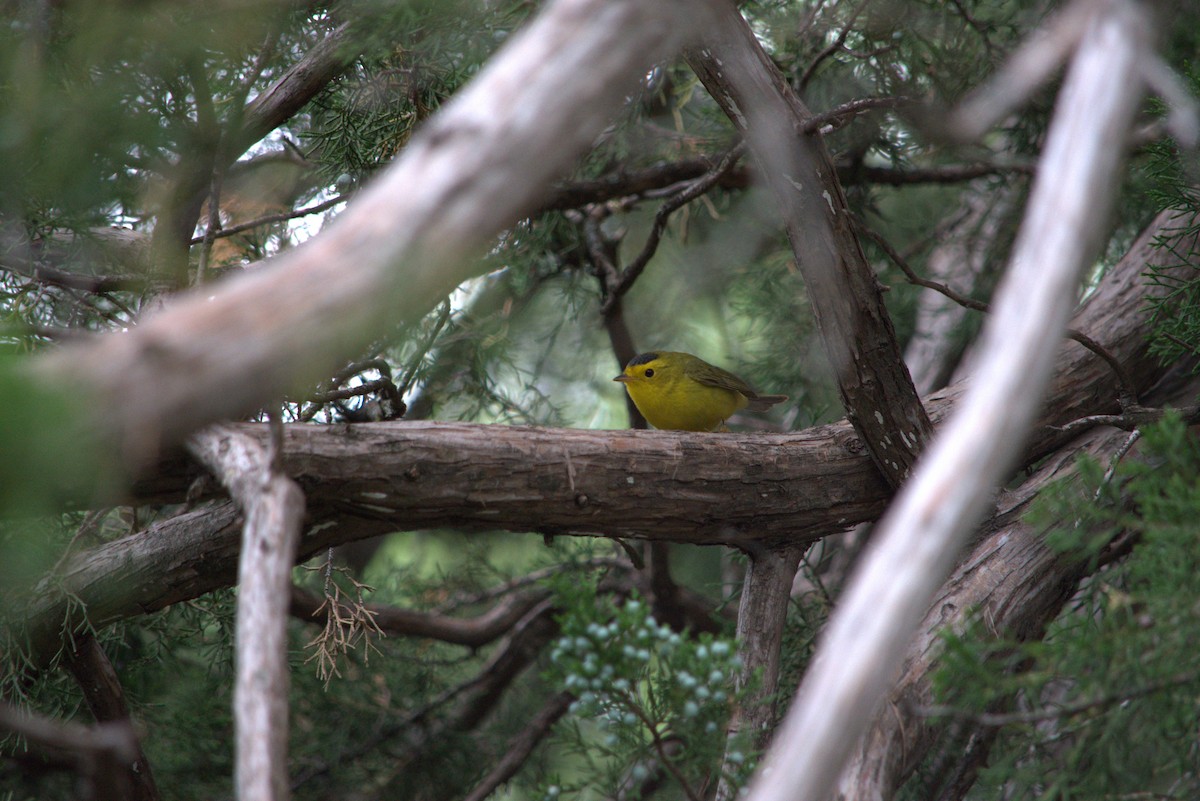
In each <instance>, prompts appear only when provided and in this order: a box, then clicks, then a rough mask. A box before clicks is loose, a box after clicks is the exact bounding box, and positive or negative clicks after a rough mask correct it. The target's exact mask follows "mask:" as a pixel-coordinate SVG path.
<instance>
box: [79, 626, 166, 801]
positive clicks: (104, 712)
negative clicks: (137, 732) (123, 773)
mask: <svg viewBox="0 0 1200 801" xmlns="http://www.w3.org/2000/svg"><path fill="white" fill-rule="evenodd" d="M67 667H68V669H69V670H70V671H71V675H72V676H74V677H75V681H76V683H78V684H79V687H80V689H81V690H83V696H84V698H85V699H86V700H87V704H88V708H89V709H90V710H91V712H92V716H93V717H94V718H96V721H97V722H98V723H110V722H119V723H122V724H124V725H126V726H128V727H129V728H130V730H131V731H132V725H131V723H130V715H129V705H128V704H127V703H126V702H125V691H124V690H122V689H121V682H120V681H119V680H118V678H117V671H116V670H115V669H114V668H113V666H112V662H110V661H109V659H108V655H107V654H105V653H104V649H103V648H101V647H100V643H99V642H97V641H96V638H95V637H94V636H93V635H91V634H85V635H84V636H83V637H81V638H79V639H77V640H76V641H75V648H74V649H73V650H72V651H71V653H70V654H69V655H68V658H67ZM134 745H135V747H136V748H137V754H136V756H135V758H134V759H133V760H132V761H130V762H129V764H128V765H127V768H128V771H129V782H130V784H131V785H132V788H131V789H132V793H131V795H130V797H131V798H132V799H134V801H158V799H159V798H160V797H161V796H160V795H159V792H158V786H157V785H156V784H155V782H154V773H153V772H152V771H151V770H150V763H149V761H147V759H146V752H145V751H144V750H143V749H142V744H141V741H140V740H138V739H137V738H136V736H135V738H134Z"/></svg>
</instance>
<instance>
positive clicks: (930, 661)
mask: <svg viewBox="0 0 1200 801" xmlns="http://www.w3.org/2000/svg"><path fill="white" fill-rule="evenodd" d="M1195 392H1196V384H1195V383H1194V382H1193V383H1192V384H1191V386H1189V387H1188V389H1187V390H1186V391H1184V392H1182V393H1178V394H1177V395H1176V397H1175V398H1174V400H1175V401H1176V402H1189V401H1190V400H1192V399H1193V398H1194V397H1195ZM1155 400H1156V401H1161V400H1162V399H1155ZM1128 437H1129V433H1128V432H1126V431H1120V430H1116V429H1111V428H1102V429H1098V430H1096V431H1094V432H1091V433H1089V434H1087V435H1085V436H1083V437H1080V438H1079V440H1078V441H1077V442H1074V443H1072V444H1071V445H1070V446H1069V447H1066V448H1063V449H1061V450H1059V451H1058V452H1056V453H1055V454H1054V455H1053V456H1052V457H1051V458H1050V459H1049V460H1047V462H1046V463H1045V464H1044V465H1042V466H1041V468H1039V469H1038V471H1037V472H1036V473H1034V474H1033V475H1032V476H1031V477H1030V478H1029V479H1028V480H1026V481H1025V482H1023V483H1022V484H1021V486H1020V487H1019V488H1018V489H1016V490H1015V491H1013V492H1010V493H1006V494H1005V495H1003V496H1002V498H1001V500H1000V503H999V506H998V511H997V514H996V516H995V517H994V518H993V520H992V521H991V523H990V525H989V526H988V530H987V532H986V534H985V535H984V536H982V538H981V539H980V540H979V541H978V542H977V543H976V544H975V545H974V546H973V547H972V548H971V551H970V553H969V554H968V555H967V557H966V558H964V559H963V560H962V561H961V562H960V563H959V565H958V567H957V568H956V569H955V571H954V573H953V574H951V576H950V578H949V579H948V580H947V581H946V583H945V584H944V585H943V586H942V588H941V589H940V590H939V591H938V594H937V596H936V597H935V598H934V601H933V603H932V604H931V605H930V608H929V612H928V613H927V614H926V616H925V619H924V620H923V621H922V622H921V626H920V628H919V634H918V636H917V638H916V639H915V640H914V641H913V642H912V644H911V645H910V646H909V648H908V650H907V653H906V655H905V657H904V663H903V666H902V668H901V672H900V677H899V679H898V680H897V681H896V683H895V685H894V686H893V689H892V690H891V692H890V693H889V695H888V700H887V702H886V703H885V706H884V711H883V712H882V713H881V714H879V715H877V716H876V718H875V720H874V722H873V723H872V725H871V728H870V729H869V730H868V731H867V733H866V734H865V735H864V737H863V739H862V740H861V741H860V742H859V745H858V748H857V749H856V751H855V753H854V755H853V756H852V758H851V760H850V762H849V763H848V764H847V766H846V769H845V771H844V772H843V773H842V777H841V780H840V782H839V787H838V793H837V796H836V797H837V798H838V799H842V800H843V801H851V800H852V799H853V800H854V801H879V800H881V799H885V798H891V797H892V796H893V794H894V793H895V792H896V790H897V789H898V788H899V786H900V784H901V783H903V781H904V780H905V779H907V777H908V776H909V775H911V773H912V771H913V770H914V769H915V767H916V766H917V765H918V764H919V763H920V762H921V760H922V759H923V758H924V757H925V755H926V754H927V753H928V750H929V748H930V746H931V745H932V744H933V743H934V741H935V740H936V738H937V736H938V734H939V733H940V732H941V731H942V729H943V725H942V724H941V723H940V722H939V721H937V720H934V719H930V718H927V717H924V716H922V715H921V714H919V711H918V710H921V709H925V708H929V707H931V706H933V705H935V699H934V696H933V687H932V674H933V672H934V670H935V669H936V668H937V660H938V657H939V655H940V654H941V652H942V648H943V646H944V640H943V639H942V635H943V632H945V631H951V632H961V631H963V630H965V629H966V628H967V626H968V624H969V623H971V622H973V621H978V620H982V621H986V623H987V630H988V631H989V632H990V633H993V634H995V635H997V636H1009V637H1013V638H1015V639H1018V640H1031V639H1037V638H1039V637H1041V636H1042V632H1043V631H1044V628H1045V626H1046V625H1047V624H1048V623H1049V622H1050V621H1051V620H1053V619H1054V618H1055V617H1056V616H1057V615H1058V613H1059V611H1060V610H1061V609H1062V606H1063V604H1064V603H1065V602H1066V601H1067V600H1068V599H1069V598H1070V597H1071V596H1072V594H1073V593H1074V591H1075V588H1076V587H1077V585H1078V582H1079V580H1080V579H1081V578H1082V577H1083V576H1084V575H1086V570H1087V560H1080V559H1074V558H1072V557H1071V555H1069V554H1063V553H1061V552H1058V551H1055V550H1053V549H1051V548H1050V547H1048V546H1047V545H1046V543H1045V540H1044V534H1045V532H1044V530H1042V529H1039V528H1034V527H1033V526H1030V525H1028V524H1026V523H1025V522H1024V521H1023V520H1022V519H1021V518H1022V515H1023V514H1024V513H1025V511H1026V510H1027V508H1028V504H1029V503H1030V501H1032V500H1033V499H1034V498H1035V497H1036V496H1037V494H1038V493H1039V492H1041V491H1042V490H1043V489H1045V487H1046V486H1047V485H1049V484H1052V483H1054V482H1057V481H1059V480H1062V479H1064V478H1067V477H1069V476H1071V475H1073V474H1074V473H1075V469H1076V468H1075V466H1076V463H1077V459H1078V457H1079V456H1081V455H1083V454H1087V455H1089V456H1091V457H1093V458H1096V459H1099V460H1101V461H1104V460H1106V459H1107V457H1108V456H1110V455H1111V454H1112V453H1113V452H1114V451H1115V450H1116V449H1117V448H1119V447H1120V446H1121V445H1122V444H1123V443H1124V441H1125V440H1126V439H1127V438H1128Z"/></svg>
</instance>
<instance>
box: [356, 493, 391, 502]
mask: <svg viewBox="0 0 1200 801" xmlns="http://www.w3.org/2000/svg"><path fill="white" fill-rule="evenodd" d="M359 495H361V496H363V497H364V498H370V499H371V500H373V501H382V500H386V499H387V493H386V492H360V493H359Z"/></svg>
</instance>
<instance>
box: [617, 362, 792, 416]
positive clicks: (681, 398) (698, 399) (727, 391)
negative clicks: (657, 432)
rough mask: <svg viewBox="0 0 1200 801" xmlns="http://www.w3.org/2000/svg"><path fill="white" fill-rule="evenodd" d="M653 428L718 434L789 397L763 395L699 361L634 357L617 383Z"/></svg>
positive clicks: (724, 371) (716, 368) (731, 375)
mask: <svg viewBox="0 0 1200 801" xmlns="http://www.w3.org/2000/svg"><path fill="white" fill-rule="evenodd" d="M613 381H619V382H621V383H622V384H624V385H625V390H626V391H627V392H628V393H629V397H630V398H632V399H633V403H634V405H635V406H637V408H638V411H640V412H641V413H642V416H643V417H645V418H646V421H647V422H648V423H650V425H652V426H654V427H655V428H658V429H663V430H668V431H718V430H726V429H724V423H725V421H726V420H727V419H728V418H729V416H730V415H731V414H733V413H734V412H736V411H737V410H738V409H743V408H746V407H749V408H750V409H752V410H753V411H765V410H767V409H769V408H771V407H772V406H774V405H775V404H777V403H782V402H783V401H785V400H787V395H759V394H758V393H757V392H755V391H754V390H753V389H751V388H750V385H749V384H747V383H746V382H745V381H743V380H742V379H740V378H738V377H737V376H736V375H734V374H733V373H731V372H729V371H728V370H723V369H721V368H720V367H717V366H715V365H712V364H709V363H708V362H706V361H704V360H703V359H701V358H700V357H698V356H693V355H692V354H690V353H681V352H679V351H670V350H656V351H650V352H648V353H642V354H640V355H638V356H634V357H633V358H632V359H630V360H629V364H627V365H625V369H624V371H622V372H621V374H620V375H619V376H617V377H616V378H614V379H613Z"/></svg>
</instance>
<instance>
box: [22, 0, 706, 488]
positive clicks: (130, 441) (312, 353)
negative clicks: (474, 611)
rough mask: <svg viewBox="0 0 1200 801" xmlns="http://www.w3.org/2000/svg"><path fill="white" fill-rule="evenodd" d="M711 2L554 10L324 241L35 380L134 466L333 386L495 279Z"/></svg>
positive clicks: (453, 104) (60, 355)
mask: <svg viewBox="0 0 1200 801" xmlns="http://www.w3.org/2000/svg"><path fill="white" fill-rule="evenodd" d="M705 7H707V6H698V5H697V4H696V3H694V2H685V1H684V0H671V1H670V2H666V1H664V2H657V3H643V2H637V1H635V0H618V1H617V2H612V1H609V0H559V2H556V3H552V4H550V5H548V6H546V7H545V9H544V10H543V12H542V13H541V15H539V16H538V18H537V19H536V20H534V22H533V23H531V24H530V25H529V26H527V27H526V28H525V29H523V30H522V31H521V32H520V33H518V34H517V35H515V36H513V37H511V38H510V39H509V40H508V41H507V42H506V43H505V45H504V47H503V48H501V51H500V52H499V53H498V54H497V55H496V56H495V57H494V58H493V59H492V60H491V61H490V62H489V63H488V65H487V67H486V68H485V69H484V70H483V71H482V72H481V73H480V74H479V75H478V76H477V77H476V78H475V80H473V81H472V82H471V83H470V84H469V85H468V86H467V87H466V88H465V89H464V90H462V91H461V92H460V93H459V94H458V95H456V96H455V98H454V99H452V100H451V101H450V102H449V103H447V104H446V105H445V106H444V107H443V108H442V109H441V110H440V111H439V112H438V114H437V115H435V116H434V117H433V118H431V119H430V120H429V121H428V122H427V123H426V124H425V125H424V126H423V127H422V128H421V130H420V131H419V132H418V133H417V134H416V135H415V136H414V137H413V139H412V141H411V142H410V143H409V145H408V146H407V147H406V148H405V151H404V154H403V155H402V156H401V157H400V158H399V159H398V160H397V161H396V162H395V163H394V164H393V165H392V166H391V167H390V168H389V169H388V170H386V171H385V172H384V173H383V174H381V175H380V176H379V178H378V179H377V180H376V181H375V182H374V183H373V184H372V185H371V186H369V187H368V188H367V189H365V190H363V191H362V192H360V193H359V195H358V196H357V198H356V199H355V202H354V203H352V204H350V207H349V208H348V209H347V210H346V211H345V212H344V213H342V214H341V215H339V217H338V218H337V219H336V220H335V221H334V222H333V223H332V224H331V225H329V226H328V227H327V228H326V229H325V230H323V231H322V232H321V234H319V235H318V236H316V237H314V238H313V239H311V240H309V241H308V242H306V243H305V244H304V245H302V246H301V247H298V248H296V249H293V250H289V251H287V252H286V253H284V254H282V255H280V256H278V257H276V258H273V259H271V260H270V261H269V262H268V264H267V265H265V266H263V267H261V268H259V269H255V270H251V271H247V272H246V273H245V274H243V275H239V276H237V277H235V278H232V279H230V280H228V281H225V282H223V283H221V284H220V285H219V286H217V287H215V288H214V289H212V290H209V291H207V292H204V293H202V294H199V295H191V296H187V297H183V298H180V299H179V300H178V301H176V302H174V303H172V304H170V305H169V306H168V307H167V308H166V309H164V310H163V311H162V312H161V313H159V314H157V315H155V316H153V317H150V318H149V319H147V320H145V321H144V322H143V323H142V324H141V325H139V326H138V327H137V329H136V330H132V331H129V332H127V333H125V334H122V335H121V336H119V337H105V338H100V339H98V340H97V341H95V342H93V343H89V344H88V345H86V346H77V347H72V346H67V347H64V348H62V349H60V350H59V351H57V352H56V353H53V354H48V355H46V356H44V357H42V358H40V359H37V360H35V361H34V363H33V364H32V365H31V367H30V370H29V372H30V373H31V374H32V376H33V377H34V379H35V381H36V382H37V383H39V384H45V385H47V386H49V387H57V386H62V385H64V382H68V383H69V384H70V385H71V386H72V387H75V388H77V389H78V391H79V393H80V394H81V395H83V396H86V397H88V398H89V401H88V402H87V403H86V407H87V408H88V409H89V410H91V411H92V415H91V419H88V420H83V419H80V420H78V421H76V422H77V424H78V426H79V435H80V436H79V439H78V440H77V441H78V442H79V443H80V447H83V448H87V447H89V446H88V445H86V444H85V443H88V442H90V443H92V444H91V446H90V447H93V448H98V449H99V450H98V451H97V452H108V453H110V454H111V455H114V456H117V457H118V458H122V459H124V460H125V461H126V464H125V466H126V467H128V466H130V465H138V464H144V463H145V460H146V459H147V458H149V457H151V456H152V455H153V454H154V453H155V452H156V451H157V450H158V449H159V448H162V447H164V446H168V445H170V444H171V443H174V442H178V441H179V440H180V439H181V438H182V437H183V436H185V435H186V434H187V433H188V432H189V431H191V430H193V429H195V428H196V427H197V426H199V425H202V424H204V423H207V422H210V421H213V420H216V419H221V418H227V417H236V416H238V415H241V414H246V413H248V412H250V411H253V410H254V409H255V408H256V407H257V406H259V405H260V404H262V403H263V402H264V401H265V400H266V399H269V398H271V397H278V396H280V395H282V394H284V393H285V392H287V391H288V390H290V389H292V388H294V387H295V386H297V385H302V384H303V383H306V382H308V381H312V380H315V379H318V378H320V377H323V376H325V375H328V373H329V372H330V371H332V370H334V369H336V367H338V366H340V365H341V364H342V363H344V361H345V359H346V358H347V357H348V356H349V355H350V354H353V353H354V352H355V351H356V350H358V348H360V347H361V346H362V345H363V344H365V343H367V342H369V341H371V340H372V339H374V338H375V337H377V336H378V335H379V332H381V331H384V330H390V329H392V328H394V327H395V326H396V325H397V324H399V323H403V322H404V321H413V320H416V319H418V318H419V317H420V316H422V315H424V314H425V313H426V312H427V311H428V310H429V309H430V308H432V307H433V306H434V305H436V304H437V303H438V302H440V301H441V300H443V299H444V298H445V297H446V295H447V294H449V293H450V292H451V291H452V290H453V289H454V288H455V287H456V286H457V285H458V284H460V283H461V282H462V281H463V280H465V279H467V278H469V277H472V276H473V275H476V274H478V273H479V271H480V270H482V269H485V267H484V266H483V265H482V264H481V263H479V262H476V261H472V260H471V259H470V257H471V256H472V255H474V254H476V253H478V252H480V251H481V250H482V249H484V248H485V247H486V246H487V244H488V243H489V242H490V241H492V239H493V237H494V236H495V235H496V234H497V233H498V232H499V231H501V230H502V229H503V228H505V227H506V226H509V225H511V224H512V223H514V222H515V221H516V220H519V219H520V218H522V217H524V216H525V215H527V214H528V213H529V212H530V211H531V210H532V209H533V208H535V207H536V206H537V205H538V202H539V201H540V200H541V199H542V198H543V197H544V195H545V192H546V187H547V186H548V185H549V183H550V181H551V180H552V179H554V178H556V177H557V176H559V175H561V174H562V173H563V172H564V171H565V170H566V169H567V167H569V166H570V165H571V164H572V163H573V161H574V159H575V158H576V157H577V156H578V154H579V153H580V152H582V151H583V150H584V149H586V148H587V147H589V146H590V145H591V144H592V142H593V140H594V137H595V135H596V134H597V133H599V132H600V131H601V130H602V128H603V127H604V126H605V125H606V124H607V123H608V122H609V120H610V118H611V116H612V115H613V114H614V113H615V112H616V111H617V110H618V109H619V108H620V106H621V105H622V104H623V103H624V102H625V100H626V97H627V96H628V94H629V92H630V91H631V90H632V89H633V88H634V87H635V86H636V84H637V81H638V80H639V79H640V77H641V76H642V75H643V74H644V72H645V69H646V68H647V67H648V66H649V65H650V64H651V63H653V61H654V60H655V59H656V58H658V57H660V56H662V55H665V54H667V53H669V52H671V51H672V50H673V49H675V48H676V47H677V46H678V45H679V44H680V43H681V42H682V40H683V37H685V36H686V35H687V34H688V32H689V31H691V30H695V29H696V28H697V27H698V26H700V25H701V24H702V22H703V19H704V16H705V15H704V14H703V13H698V12H700V11H702V10H703V8H705ZM568 80H569V81H571V82H572V85H571V86H570V87H567V86H566V85H564V82H565V81H568ZM564 93H569V94H570V95H571V96H572V98H573V102H572V103H569V104H567V103H563V102H562V98H563V96H564ZM514 108H520V109H521V110H522V113H521V114H519V115H515V116H514V115H513V114H511V113H510V112H511V110H512V109H514ZM247 116H249V114H248V115H247ZM264 309H271V314H269V315H267V314H263V310H264ZM247 376H254V380H252V381H248V380H246V377H247ZM114 442H117V443H120V445H118V447H117V448H116V449H114V450H111V451H109V450H108V446H111V445H112V444H113V443H114ZM102 443H107V444H106V445H105V444H102Z"/></svg>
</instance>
